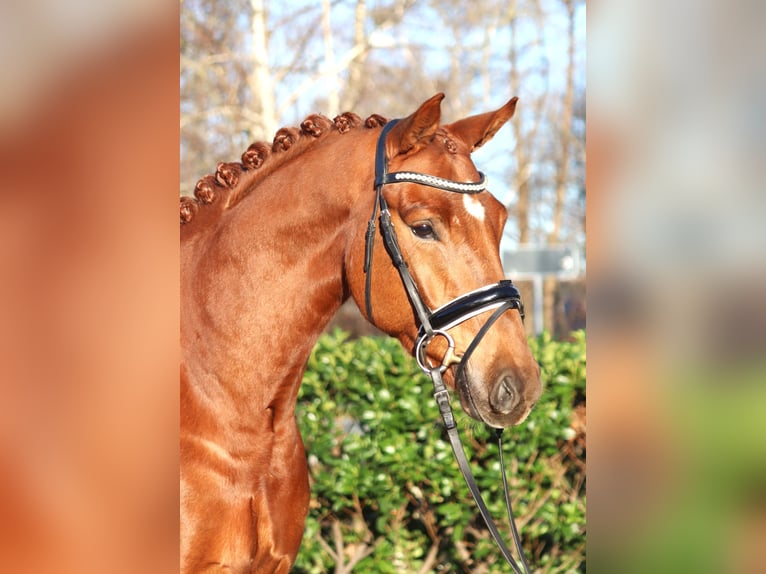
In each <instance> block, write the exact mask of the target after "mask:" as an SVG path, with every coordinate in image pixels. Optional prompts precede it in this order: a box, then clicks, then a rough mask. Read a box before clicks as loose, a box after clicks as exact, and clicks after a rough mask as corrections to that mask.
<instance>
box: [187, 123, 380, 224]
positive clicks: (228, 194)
mask: <svg viewBox="0 0 766 574" xmlns="http://www.w3.org/2000/svg"><path fill="white" fill-rule="evenodd" d="M386 123H388V120H387V119H386V118H384V117H383V116H380V115H378V114H373V115H371V116H370V117H368V118H367V119H366V120H364V121H362V118H361V117H359V116H358V115H356V114H355V113H353V112H345V113H342V114H340V115H339V116H336V117H335V118H334V119H333V120H330V118H328V117H326V116H323V115H321V114H312V115H310V116H308V117H307V118H306V119H305V120H303V122H301V125H300V127H298V128H296V127H285V128H281V129H279V130H278V131H277V133H276V135H275V136H274V140H273V142H272V143H271V144H268V143H266V142H254V143H252V144H250V146H249V147H248V148H247V149H246V150H245V152H244V153H243V154H242V157H241V162H228V163H224V162H221V163H219V164H218V166H217V167H216V171H215V173H214V174H209V175H206V176H204V177H203V178H201V179H200V180H199V181H198V182H197V184H196V185H195V186H194V197H193V198H192V197H187V196H182V197H181V204H180V208H181V224H182V225H184V224H188V223H190V222H191V221H192V220H193V219H194V218H195V216H196V215H197V213H198V212H199V211H200V209H203V210H205V211H209V210H210V209H213V208H216V209H214V211H216V212H217V213H218V214H220V213H221V212H223V211H224V210H226V209H229V208H231V207H234V206H235V205H236V204H237V203H239V202H240V201H241V200H242V198H244V197H246V196H247V195H248V194H249V193H250V191H251V190H252V189H254V188H255V187H257V184H258V182H259V181H261V180H262V179H263V178H264V177H265V176H266V175H268V174H270V173H272V172H273V171H274V170H276V169H278V168H279V167H280V166H282V165H283V164H284V163H285V162H286V161H287V160H288V159H290V158H293V157H295V156H296V155H300V154H301V153H303V152H304V151H306V149H307V148H308V147H309V146H311V145H312V144H313V143H314V142H316V141H317V140H321V139H323V136H325V135H327V134H328V133H330V132H332V131H337V132H338V133H340V134H345V133H347V132H348V131H350V130H351V129H357V128H360V127H364V128H366V129H374V128H379V127H382V126H384V125H385V124H386Z"/></svg>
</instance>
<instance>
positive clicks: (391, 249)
mask: <svg viewBox="0 0 766 574" xmlns="http://www.w3.org/2000/svg"><path fill="white" fill-rule="evenodd" d="M398 121H399V120H391V121H390V122H388V123H387V124H386V125H385V126H384V127H383V130H382V131H381V133H380V136H379V137H378V143H377V146H376V151H375V204H374V206H373V210H372V217H371V218H370V222H369V224H368V226H367V234H366V236H365V258H364V272H365V274H366V278H365V281H366V282H365V294H364V298H365V307H366V311H367V317H368V319H369V320H370V321H373V315H372V298H371V286H372V254H373V248H374V246H375V222H376V219H378V212H380V216H379V218H380V229H381V234H382V235H383V243H384V245H385V247H386V251H387V252H388V254H389V256H390V257H391V261H392V262H393V264H394V266H395V267H396V269H397V271H398V272H399V277H400V278H401V280H402V283H403V284H404V288H405V290H406V291H407V296H408V298H409V300H410V303H411V304H412V306H413V308H414V310H415V313H416V314H417V318H418V321H419V322H420V328H419V331H418V337H417V341H416V343H415V358H416V359H417V361H418V365H419V366H420V368H421V369H422V370H423V372H425V373H426V374H427V375H429V376H430V377H431V380H432V381H433V384H434V398H435V399H436V403H437V405H438V406H439V412H440V413H441V416H442V419H443V421H444V426H445V428H446V430H447V435H448V437H449V440H450V444H451V445H452V451H453V453H454V454H455V458H456V459H457V462H458V465H459V467H460V470H461V472H462V473H463V478H464V479H465V481H466V484H467V485H468V488H469V490H470V491H471V495H472V496H473V498H474V500H475V501H476V505H477V506H478V507H479V512H480V513H481V515H482V517H483V518H484V522H485V523H486V524H487V528H488V529H489V531H490V534H491V535H492V538H494V540H495V543H496V544H497V545H498V548H499V549H500V552H501V553H502V554H503V556H504V557H505V559H506V560H507V561H508V563H509V564H510V565H511V567H512V568H513V570H514V572H516V573H517V574H522V571H521V569H520V568H519V566H518V564H517V563H516V561H515V560H514V559H513V556H512V555H511V552H510V550H509V549H508V547H507V546H506V544H505V542H504V541H503V539H502V537H501V536H500V533H499V531H498V530H497V526H496V525H495V522H494V520H493V519H492V516H491V515H490V514H489V510H488V509H487V506H486V504H485V503H484V499H483V497H482V495H481V493H480V491H479V488H478V486H477V484H476V480H475V479H474V477H473V473H472V472H471V469H470V465H469V464H468V460H467V457H466V455H465V450H464V449H463V444H462V442H461V441H460V436H459V435H458V432H457V425H456V423H455V417H454V415H453V413H452V407H451V406H450V400H449V392H448V391H447V388H446V387H445V385H444V382H443V381H442V373H443V372H444V371H446V370H447V368H449V367H450V366H451V365H453V364H457V365H458V372H457V374H456V380H457V379H458V378H459V377H460V376H462V375H463V374H464V373H463V371H464V369H465V365H467V364H468V359H469V357H470V356H471V354H472V353H473V351H474V350H475V349H476V346H477V345H478V344H479V342H480V341H481V339H483V338H484V335H485V334H486V333H487V331H488V330H489V328H490V327H491V326H492V325H493V324H494V323H495V321H497V319H499V318H500V316H501V315H502V314H503V313H504V312H505V311H508V310H509V309H516V310H518V312H519V313H520V315H521V318H522V320H523V319H524V306H523V304H522V302H521V295H520V294H519V290H518V289H517V288H516V287H515V286H514V285H513V283H511V281H508V280H502V281H498V282H497V283H493V284H491V285H486V286H484V287H481V288H479V289H476V290H474V291H471V292H469V293H466V294H464V295H461V296H459V297H457V298H455V299H453V300H452V301H449V302H448V303H446V304H445V305H442V306H441V307H439V308H438V309H436V310H433V311H432V310H431V309H430V308H429V307H428V305H426V303H425V302H424V301H423V298H422V297H421V295H420V291H419V290H418V287H417V285H416V283H415V280H414V279H413V278H412V275H411V274H410V271H409V269H408V267H407V263H406V262H405V260H404V255H403V254H402V250H401V248H400V247H399V242H398V240H397V238H396V231H395V229H394V225H393V223H392V222H391V214H390V212H389V210H388V204H387V203H386V200H385V198H384V197H383V186H384V185H386V184H394V183H403V182H408V183H416V184H419V185H426V186H429V187H434V188H436V189H440V190H442V191H448V192H452V193H466V194H472V195H473V194H477V193H481V192H483V191H485V190H486V189H487V186H486V177H485V176H484V174H483V173H481V172H480V173H479V175H480V179H479V181H477V182H475V183H467V182H457V181H452V180H448V179H443V178H441V177H436V176H433V175H428V174H423V173H418V172H410V171H402V172H395V173H388V160H387V158H386V136H387V135H388V132H389V131H390V130H391V128H393V127H394V125H395V124H396V123H397V122H398ZM492 310H494V313H492V315H491V316H490V318H489V319H488V320H487V322H486V323H485V324H484V325H483V326H482V328H481V329H479V332H478V333H477V334H476V336H475V337H474V339H473V341H472V342H471V344H470V345H469V346H468V349H466V352H465V353H464V354H463V356H462V357H458V356H457V355H455V352H454V351H455V343H454V341H453V339H452V337H451V336H450V334H449V330H450V329H451V328H453V327H455V326H457V325H460V324H461V323H463V322H465V321H467V320H468V319H471V318H472V317H475V316H477V315H480V314H482V313H485V312H488V311H492ZM437 337H443V338H444V339H446V341H447V352H446V353H445V354H444V357H443V358H442V363H441V365H436V366H432V365H431V364H430V363H429V361H428V358H427V356H426V350H427V347H428V345H429V343H431V342H432V341H433V340H434V339H436V338H437ZM468 400H469V403H470V405H471V408H472V410H474V411H475V414H476V415H478V416H479V418H481V416H480V415H479V412H478V409H476V408H475V406H474V405H473V401H472V399H470V396H469V397H468ZM495 432H496V437H497V445H498V450H499V454H500V467H501V469H502V478H503V487H504V490H505V502H506V509H507V512H508V518H509V521H510V524H511V532H512V534H513V540H514V543H515V545H516V548H517V550H518V554H519V557H520V559H521V563H522V565H523V567H524V572H526V573H527V574H529V572H530V569H529V565H528V564H527V561H526V559H525V558H524V553H523V551H522V548H521V540H520V537H519V533H518V530H517V528H516V522H515V520H514V518H513V512H512V510H511V501H510V493H509V492H508V480H507V478H506V474H505V465H504V463H503V448H502V429H495Z"/></svg>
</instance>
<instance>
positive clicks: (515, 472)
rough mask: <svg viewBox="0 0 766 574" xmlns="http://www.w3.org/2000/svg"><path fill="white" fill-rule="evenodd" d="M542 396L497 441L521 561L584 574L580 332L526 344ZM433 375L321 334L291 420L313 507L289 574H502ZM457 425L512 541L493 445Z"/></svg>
mask: <svg viewBox="0 0 766 574" xmlns="http://www.w3.org/2000/svg"><path fill="white" fill-rule="evenodd" d="M530 345H531V347H532V350H533V352H534V354H535V356H536V357H537V359H538V361H539V362H540V364H541V367H542V371H543V382H544V391H543V396H542V398H541V400H540V402H539V403H538V404H537V406H536V407H535V408H534V409H533V411H532V414H531V415H530V416H529V418H528V419H527V421H525V422H524V423H523V424H522V425H520V426H518V427H515V428H513V429H508V430H506V432H505V435H504V441H505V444H504V455H505V457H506V458H505V460H506V466H507V469H508V473H509V481H510V484H511V495H512V500H513V501H514V512H515V515H516V518H517V521H518V522H519V526H520V528H521V532H522V539H523V542H524V548H525V553H526V555H527V558H528V559H529V560H530V563H531V565H532V567H533V569H536V570H538V571H540V572H550V573H557V572H584V571H585V476H584V468H585V465H584V462H585V461H584V458H585V448H584V436H582V435H581V434H577V433H576V432H575V430H573V429H572V428H571V426H570V422H571V418H572V415H573V406H574V405H576V404H579V403H581V402H582V403H584V400H585V335H584V333H576V334H575V335H574V337H573V342H554V341H551V339H550V337H549V336H547V335H543V336H541V337H540V338H538V339H535V340H532V341H530ZM431 393H432V386H431V382H430V380H429V379H428V378H427V377H425V376H424V375H423V374H422V373H421V372H420V370H419V369H418V367H417V365H416V364H415V361H414V360H413V359H412V357H410V356H409V355H408V354H407V353H406V352H405V351H404V350H403V349H402V347H401V346H400V345H399V343H398V342H396V341H395V340H393V339H390V338H373V337H364V338H360V339H356V340H349V338H348V336H347V335H346V334H345V333H343V332H341V331H335V332H333V333H332V334H329V335H325V336H323V337H322V338H321V339H320V341H319V343H318V344H317V346H316V348H315V349H314V352H313V353H312V355H311V358H310V360H309V363H308V368H307V370H306V374H305V376H304V381H303V385H302V387H301V392H300V396H299V399H298V408H297V417H298V422H299V425H300V428H301V432H302V435H303V439H304V442H305V446H306V452H307V453H308V457H309V459H308V460H309V469H310V476H311V494H312V500H311V510H310V513H309V517H308V520H307V523H306V531H305V535H304V539H303V545H302V548H301V552H300V554H299V556H298V560H297V562H296V566H295V568H294V572H298V573H305V574H308V573H311V574H314V573H324V572H335V573H336V574H341V573H346V572H352V571H353V572H355V573H368V572H369V573H375V574H378V573H388V572H391V573H401V572H413V573H420V572H423V573H425V572H474V573H481V572H492V573H494V572H511V571H512V570H511V569H510V567H508V566H507V565H506V564H505V562H504V561H503V559H502V556H501V555H500V553H499V552H498V550H497V548H496V547H495V545H494V542H493V541H492V539H491V537H490V536H489V533H488V532H487V530H486V527H485V526H484V524H483V522H482V521H481V518H480V517H479V516H478V511H477V510H476V508H475V506H474V504H473V500H472V499H471V497H470V493H469V492H468V489H467V487H466V485H465V482H464V481H463V478H462V475H461V474H460V472H459V470H458V468H457V464H456V463H455V461H454V458H453V454H452V450H451V448H450V446H449V443H448V441H447V440H446V434H445V433H444V431H443V429H442V427H441V421H440V418H439V413H438V410H437V408H436V405H435V403H434V401H433V397H432V394H431ZM452 402H453V409H454V410H455V412H456V416H457V419H458V425H459V428H460V432H461V436H462V438H463V441H464V444H465V445H466V450H467V452H468V456H469V460H471V462H472V467H473V472H474V474H475V476H476V480H477V482H478V484H479V486H480V487H481V488H482V492H483V494H484V497H485V500H486V501H487V504H488V506H489V508H490V510H491V512H492V514H493V516H494V517H495V520H496V522H497V523H498V526H499V528H500V529H501V532H503V534H504V536H505V538H506V541H507V542H508V543H509V544H510V540H511V537H510V531H509V529H508V527H507V524H506V520H507V519H504V516H505V514H504V506H503V502H502V500H503V499H502V496H503V495H502V482H501V478H500V470H499V462H498V457H497V452H496V451H497V447H496V445H495V444H493V443H492V442H491V438H490V435H489V432H488V431H487V429H485V428H484V427H483V426H482V425H479V424H478V423H476V422H475V421H473V420H472V419H470V418H469V417H468V416H467V415H465V414H463V412H462V410H461V409H460V406H459V401H458V400H457V398H454V399H453V401H452Z"/></svg>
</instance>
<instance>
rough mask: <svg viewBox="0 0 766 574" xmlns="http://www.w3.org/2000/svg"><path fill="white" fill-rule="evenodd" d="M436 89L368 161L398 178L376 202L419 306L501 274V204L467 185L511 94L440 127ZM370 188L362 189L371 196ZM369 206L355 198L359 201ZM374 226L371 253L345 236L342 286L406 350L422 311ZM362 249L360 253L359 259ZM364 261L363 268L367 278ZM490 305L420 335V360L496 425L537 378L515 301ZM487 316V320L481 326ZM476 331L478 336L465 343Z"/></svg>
mask: <svg viewBox="0 0 766 574" xmlns="http://www.w3.org/2000/svg"><path fill="white" fill-rule="evenodd" d="M443 97H444V96H443V95H442V94H437V95H436V96H434V97H432V98H430V99H429V100H427V101H426V102H424V103H423V104H422V105H421V106H420V107H419V108H418V109H417V110H416V111H415V112H414V113H413V114H411V115H410V116H408V117H406V118H404V119H402V120H400V121H398V122H397V123H396V124H395V125H393V126H392V127H390V128H389V129H388V130H387V133H386V132H384V133H383V135H382V136H381V137H382V138H384V139H383V140H382V141H379V145H378V148H379V155H381V154H384V156H385V157H384V158H380V157H379V160H378V161H379V162H380V161H381V159H382V160H383V161H384V163H385V168H386V170H387V172H388V173H392V174H395V175H396V174H405V177H403V178H402V179H401V181H393V180H392V179H391V178H389V180H386V185H385V186H383V185H382V184H381V193H382V200H381V201H382V202H383V205H384V207H383V210H384V211H385V212H387V213H390V221H391V223H392V224H393V228H394V230H395V237H396V240H395V241H396V243H397V247H398V249H399V250H400V252H401V256H402V258H403V260H404V261H405V264H406V270H407V271H405V273H407V272H408V273H409V274H410V275H411V276H412V278H413V279H414V285H415V289H416V291H417V296H419V297H420V298H421V300H422V303H423V304H424V306H425V307H427V308H428V310H429V311H430V310H435V309H438V308H440V307H443V306H444V305H445V304H447V303H449V302H454V300H455V299H456V298H458V297H460V296H461V295H464V294H466V293H470V292H474V291H475V290H477V289H481V288H482V287H485V286H488V285H493V284H494V285H500V282H502V281H503V279H504V274H503V269H502V265H501V262H500V254H499V247H500V239H501V237H502V233H503V227H504V225H505V222H506V218H507V213H506V209H505V206H504V205H503V204H502V203H501V202H499V201H498V200H497V199H496V198H495V197H493V196H492V195H491V194H490V192H489V191H486V190H484V186H483V185H470V184H472V183H475V182H481V181H483V176H482V175H481V174H480V172H479V171H478V170H477V168H476V166H475V165H474V163H473V161H472V160H471V152H472V151H473V150H475V149H476V148H478V147H479V146H481V145H483V144H484V143H486V142H487V141H488V140H490V139H491V138H492V136H493V135H494V134H495V133H496V132H497V131H498V130H499V129H500V128H501V127H502V126H503V124H505V123H506V122H507V121H508V120H509V119H510V118H511V117H512V116H513V113H514V110H515V107H516V100H517V99H516V98H513V99H511V100H510V101H509V102H508V103H507V104H505V105H504V106H503V107H501V108H500V109H498V110H496V111H493V112H488V113H484V114H480V115H476V116H472V117H469V118H466V119H463V120H460V121H457V122H455V123H451V124H447V125H440V123H439V122H440V116H441V111H440V104H441V100H442V99H443ZM378 167H379V166H378ZM407 175H409V176H412V177H407ZM424 176H425V177H424ZM466 190H468V192H466ZM373 196H374V194H373V193H372V190H371V191H370V198H371V201H372V198H373ZM376 201H378V200H376ZM369 206H370V204H368V203H366V202H365V208H366V209H369ZM377 233H378V235H377V236H374V237H375V239H374V241H377V242H378V245H379V247H378V248H377V249H374V250H373V251H372V253H370V252H369V249H368V252H367V253H366V254H365V252H364V251H365V248H364V244H363V242H361V241H359V240H358V239H357V241H354V242H352V245H353V247H352V248H351V249H350V250H349V252H348V256H347V260H346V269H347V270H348V271H347V284H348V286H349V290H350V292H351V295H352V296H353V298H354V299H355V301H356V303H357V305H358V306H359V307H360V309H362V311H363V313H365V315H366V316H367V318H368V319H369V320H371V321H372V322H373V323H374V324H375V325H376V326H377V327H379V328H380V329H382V330H383V331H385V332H386V333H388V334H390V335H392V336H394V337H396V338H398V339H399V341H400V342H401V343H402V345H404V347H405V348H407V349H411V350H413V352H415V351H416V346H418V345H419V344H422V339H423V337H422V336H423V320H421V318H420V315H422V313H418V311H417V305H416V304H414V303H413V296H412V293H411V292H410V295H408V291H407V289H406V288H405V284H404V282H403V279H402V277H401V276H400V272H399V270H398V269H397V267H396V266H395V264H394V260H395V259H396V254H392V253H391V251H392V249H391V245H390V243H387V244H386V248H385V249H384V248H383V246H382V245H380V244H381V243H383V239H384V238H383V237H382V235H381V230H380V229H378V231H377ZM356 237H357V238H358V237H359V233H358V231H357V233H356ZM395 250H396V248H394V251H395ZM387 251H388V253H387ZM365 256H366V257H367V258H368V259H370V261H369V262H367V263H365V262H364V259H365ZM365 269H367V274H369V275H370V277H369V284H367V285H365V280H366V278H365ZM505 283H507V282H505ZM490 291H491V290H490ZM366 292H367V299H368V301H367V302H365V293H366ZM495 307H497V306H496V305H495V306H490V307H487V308H482V309H479V310H478V311H475V312H473V313H472V314H471V315H470V316H468V317H465V318H464V319H462V320H460V321H455V322H453V324H451V325H449V327H448V329H449V332H448V333H447V331H446V329H447V328H445V331H443V332H438V333H437V334H436V335H435V336H433V337H432V338H429V340H428V341H427V343H428V344H427V346H425V347H424V350H423V355H424V356H423V361H424V362H425V363H426V364H427V365H428V366H430V365H441V366H442V368H443V369H444V381H445V382H446V384H447V385H448V386H449V387H451V388H452V389H453V390H455V391H456V392H457V394H458V396H459V398H460V402H461V405H462V407H463V410H464V411H465V412H466V413H468V414H469V415H470V416H471V417H473V418H475V419H476V420H479V421H482V422H484V423H486V424H488V425H490V426H492V427H496V428H503V427H507V426H511V425H514V424H518V423H520V422H521V421H523V420H524V419H525V418H526V417H527V415H528V414H529V412H530V410H531V408H532V407H533V406H534V404H535V402H536V401H537V400H538V398H539V397H540V393H541V383H540V369H539V366H538V364H537V362H536V361H535V360H534V358H533V357H532V354H531V352H530V350H529V347H528V345H527V339H526V332H525V329H524V326H523V323H522V316H521V314H520V312H518V311H519V310H520V309H517V308H509V309H508V310H507V311H506V312H501V314H500V315H499V316H494V315H493V314H492V309H493V308H495ZM490 317H492V318H491V319H490ZM488 321H491V327H490V328H488V329H486V330H485V331H482V327H483V326H484V325H485V324H487V322H488ZM480 332H481V335H480V342H479V344H477V345H473V346H472V342H473V341H474V339H475V338H476V337H477V335H478V334H479V333H480ZM419 337H420V340H419ZM453 344H454V349H453V348H451V347H452V346H453ZM469 349H470V352H468V353H467V351H469Z"/></svg>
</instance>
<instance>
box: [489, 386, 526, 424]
mask: <svg viewBox="0 0 766 574" xmlns="http://www.w3.org/2000/svg"><path fill="white" fill-rule="evenodd" d="M518 402H519V393H518V391H517V390H516V388H515V385H514V379H513V378H512V377H510V376H505V377H503V378H502V379H501V380H500V382H498V383H497V384H496V385H495V388H494V389H492V392H491V393H490V394H489V404H490V406H491V407H492V409H493V410H494V411H495V412H498V413H502V414H504V415H505V414H508V413H510V412H511V411H512V410H513V409H514V407H515V406H516V404H517V403H518Z"/></svg>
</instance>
